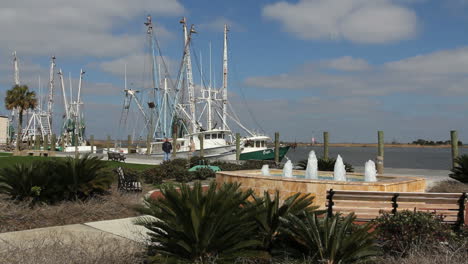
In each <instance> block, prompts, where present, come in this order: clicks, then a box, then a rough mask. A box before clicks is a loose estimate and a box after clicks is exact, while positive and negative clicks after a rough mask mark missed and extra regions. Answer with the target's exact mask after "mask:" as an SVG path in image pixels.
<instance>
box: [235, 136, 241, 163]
mask: <svg viewBox="0 0 468 264" xmlns="http://www.w3.org/2000/svg"><path fill="white" fill-rule="evenodd" d="M240 154H241V149H240V134H239V133H236V160H237V161H239V160H240Z"/></svg>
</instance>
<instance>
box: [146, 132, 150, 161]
mask: <svg viewBox="0 0 468 264" xmlns="http://www.w3.org/2000/svg"><path fill="white" fill-rule="evenodd" d="M150 154H151V133H148V136H146V155H148V156H149V155H150Z"/></svg>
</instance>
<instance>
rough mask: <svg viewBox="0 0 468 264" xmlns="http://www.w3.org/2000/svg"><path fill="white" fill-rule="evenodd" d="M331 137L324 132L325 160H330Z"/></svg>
mask: <svg viewBox="0 0 468 264" xmlns="http://www.w3.org/2000/svg"><path fill="white" fill-rule="evenodd" d="M328 143H329V135H328V132H327V131H324V132H323V159H324V160H328V159H329V155H330V152H329V150H328Z"/></svg>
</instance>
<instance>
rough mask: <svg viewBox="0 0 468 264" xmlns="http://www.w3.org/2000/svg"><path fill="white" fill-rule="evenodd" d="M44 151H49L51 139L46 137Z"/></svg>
mask: <svg viewBox="0 0 468 264" xmlns="http://www.w3.org/2000/svg"><path fill="white" fill-rule="evenodd" d="M44 150H46V151H47V150H49V137H48V136H45V137H44Z"/></svg>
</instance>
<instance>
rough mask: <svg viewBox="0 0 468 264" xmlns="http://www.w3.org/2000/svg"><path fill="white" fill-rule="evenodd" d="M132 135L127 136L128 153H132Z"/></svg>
mask: <svg viewBox="0 0 468 264" xmlns="http://www.w3.org/2000/svg"><path fill="white" fill-rule="evenodd" d="M132 149H133V147H132V135H128V136H127V150H128V154H130V153H132Z"/></svg>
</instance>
